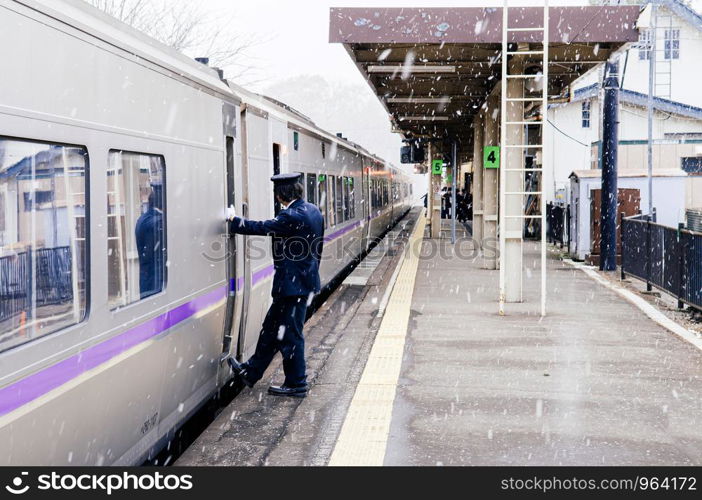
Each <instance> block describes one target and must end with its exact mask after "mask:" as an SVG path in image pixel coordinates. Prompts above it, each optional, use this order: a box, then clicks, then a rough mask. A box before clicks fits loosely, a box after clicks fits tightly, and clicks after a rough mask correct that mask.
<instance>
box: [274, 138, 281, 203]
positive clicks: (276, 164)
mask: <svg viewBox="0 0 702 500" xmlns="http://www.w3.org/2000/svg"><path fill="white" fill-rule="evenodd" d="M279 173H280V144H276V143H273V175H278V174H279ZM273 204H274V207H273V213H275V215H278V212H280V203H279V202H278V200H276V199H275V198H274V199H273Z"/></svg>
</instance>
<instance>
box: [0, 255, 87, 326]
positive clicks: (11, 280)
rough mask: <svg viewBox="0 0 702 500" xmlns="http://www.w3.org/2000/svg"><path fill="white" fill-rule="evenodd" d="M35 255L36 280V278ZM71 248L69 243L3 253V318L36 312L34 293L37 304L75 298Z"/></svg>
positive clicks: (0, 299)
mask: <svg viewBox="0 0 702 500" xmlns="http://www.w3.org/2000/svg"><path fill="white" fill-rule="evenodd" d="M32 255H34V256H35V258H36V260H35V268H34V273H35V274H36V280H34V279H33V278H32V275H33V272H32ZM71 264H72V262H71V250H70V248H69V247H56V248H42V249H39V250H36V251H32V250H28V251H26V252H20V253H17V254H15V255H9V256H6V257H0V321H4V320H7V319H10V318H12V317H13V316H16V315H18V314H20V313H22V312H25V313H26V314H27V317H28V318H29V317H31V315H32V300H33V299H32V294H35V299H34V300H36V306H37V307H41V306H48V305H54V304H60V303H64V302H68V301H70V300H72V299H73V287H72V273H71Z"/></svg>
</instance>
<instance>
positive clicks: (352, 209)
mask: <svg viewBox="0 0 702 500" xmlns="http://www.w3.org/2000/svg"><path fill="white" fill-rule="evenodd" d="M346 188H347V189H348V194H347V199H348V207H349V219H355V218H356V194H355V192H354V189H353V177H347V178H346Z"/></svg>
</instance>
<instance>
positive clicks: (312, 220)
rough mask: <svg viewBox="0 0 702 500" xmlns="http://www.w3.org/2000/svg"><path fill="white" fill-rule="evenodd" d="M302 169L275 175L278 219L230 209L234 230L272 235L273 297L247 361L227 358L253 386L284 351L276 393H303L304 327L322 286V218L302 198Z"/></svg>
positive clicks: (305, 388) (273, 179) (304, 384)
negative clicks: (257, 217) (239, 213)
mask: <svg viewBox="0 0 702 500" xmlns="http://www.w3.org/2000/svg"><path fill="white" fill-rule="evenodd" d="M300 177H301V176H300V174H296V173H290V174H279V175H274V176H273V177H271V180H272V181H273V191H274V195H275V199H276V200H277V201H278V203H280V204H281V208H282V210H281V211H280V213H278V215H277V216H276V217H275V218H274V219H270V220H266V221H252V220H246V219H242V218H240V217H236V216H234V215H233V214H229V215H228V220H229V227H230V231H231V232H232V233H239V234H248V235H260V236H265V235H268V236H272V237H273V265H274V268H275V276H274V277H273V290H272V292H271V294H272V296H273V303H272V304H271V307H270V309H268V313H267V314H266V318H265V319H264V320H263V326H262V328H261V333H260V336H259V338H258V343H257V344H256V352H255V353H254V354H253V356H251V358H249V360H248V361H246V362H245V363H239V362H237V361H236V360H235V359H234V358H233V357H230V358H228V362H229V366H231V368H232V371H233V372H234V373H235V374H236V375H238V376H239V378H241V380H242V381H243V382H244V383H245V384H246V385H247V386H249V387H253V385H254V384H255V383H256V382H257V381H258V380H259V379H260V378H261V377H262V376H263V372H265V371H266V368H268V365H269V364H270V362H271V361H272V359H273V356H274V355H275V353H276V352H278V351H280V353H281V355H282V356H283V370H284V372H285V382H284V383H283V385H280V386H270V387H269V388H268V393H269V394H273V395H276V396H292V397H300V398H302V397H305V396H306V395H307V375H306V372H305V340H304V337H303V335H302V327H303V323H304V321H305V315H306V313H307V306H308V305H309V304H310V303H311V301H312V298H313V297H314V295H315V294H316V293H318V292H319V289H320V280H319V262H320V259H321V257H322V246H323V243H324V219H323V218H322V214H321V213H320V211H319V209H318V208H317V207H316V206H314V205H312V204H311V203H307V202H306V201H305V200H303V199H302V193H303V187H302V184H301V183H300Z"/></svg>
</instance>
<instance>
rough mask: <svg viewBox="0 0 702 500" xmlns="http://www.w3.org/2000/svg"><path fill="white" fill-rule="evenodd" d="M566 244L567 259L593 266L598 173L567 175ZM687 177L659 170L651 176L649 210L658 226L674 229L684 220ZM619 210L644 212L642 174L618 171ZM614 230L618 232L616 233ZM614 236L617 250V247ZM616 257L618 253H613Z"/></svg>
mask: <svg viewBox="0 0 702 500" xmlns="http://www.w3.org/2000/svg"><path fill="white" fill-rule="evenodd" d="M569 177H570V192H569V196H568V204H569V206H570V214H571V215H570V244H569V252H570V255H571V257H573V258H575V259H578V260H586V259H588V260H591V261H592V262H593V263H594V262H597V260H598V258H599V232H600V229H599V223H600V222H599V217H600V203H601V186H602V171H601V170H575V171H574V172H573V173H571V174H570V176H569ZM686 178H687V174H686V173H685V172H684V171H682V170H679V169H665V170H664V169H660V170H656V171H654V174H653V200H654V204H653V207H654V209H655V211H656V220H657V222H658V223H660V224H663V225H666V226H671V227H677V225H678V223H679V222H684V220H685V193H686V192H685V182H686ZM617 188H618V191H619V193H618V195H619V196H618V197H619V210H618V213H619V214H621V213H624V214H626V215H627V216H629V215H636V214H637V213H640V212H646V211H647V208H648V176H647V173H646V171H643V170H620V171H619V176H618V182H617ZM617 228H619V224H617ZM617 230H618V229H617ZM620 241H621V240H620V236H619V234H617V242H618V243H617V246H618V249H619V246H620V244H621V243H620ZM617 253H619V251H618V252H617Z"/></svg>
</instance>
